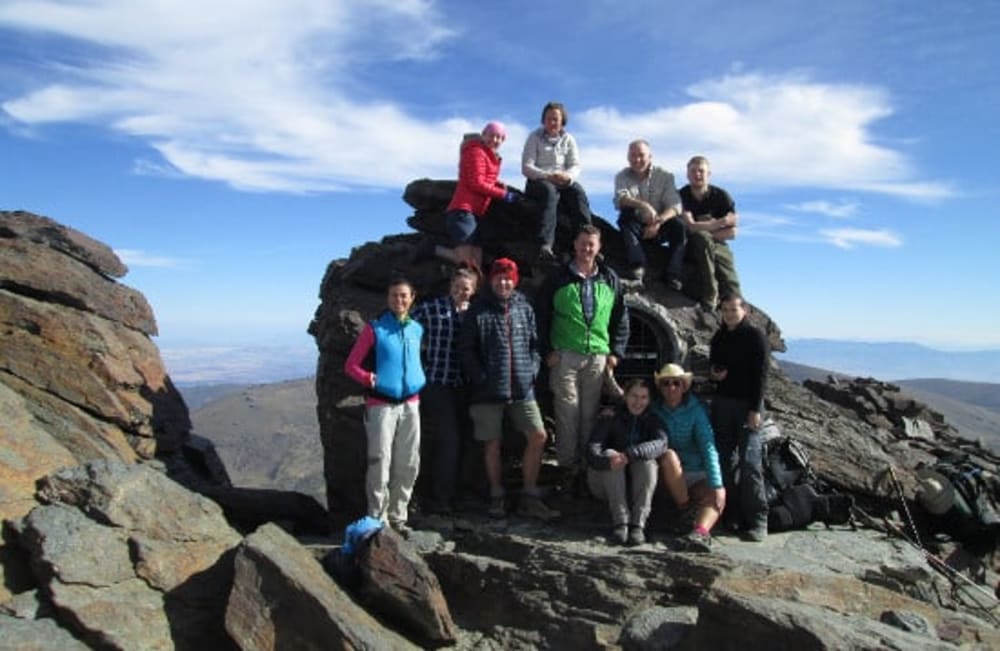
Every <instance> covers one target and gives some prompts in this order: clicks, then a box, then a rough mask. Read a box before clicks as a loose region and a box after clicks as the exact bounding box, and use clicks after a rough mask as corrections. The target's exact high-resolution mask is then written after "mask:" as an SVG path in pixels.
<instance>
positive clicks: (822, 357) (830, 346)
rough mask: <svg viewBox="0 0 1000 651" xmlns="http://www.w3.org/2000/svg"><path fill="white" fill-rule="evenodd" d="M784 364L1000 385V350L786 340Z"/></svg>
mask: <svg viewBox="0 0 1000 651" xmlns="http://www.w3.org/2000/svg"><path fill="white" fill-rule="evenodd" d="M785 344H786V346H787V348H788V351H787V352H785V353H782V354H780V355H779V359H781V360H782V361H788V362H794V363H796V364H804V365H806V366H812V367H816V368H828V369H835V370H836V371H837V372H838V373H843V374H845V375H851V376H859V377H873V378H878V379H880V380H893V379H911V378H941V379H945V380H961V381H963V382H987V383H993V384H995V383H998V382H1000V350H978V351H944V350H937V349H934V348H928V347H927V346H921V345H920V344H911V343H900V342H883V343H868V342H858V341H841V340H835V339H786V341H785Z"/></svg>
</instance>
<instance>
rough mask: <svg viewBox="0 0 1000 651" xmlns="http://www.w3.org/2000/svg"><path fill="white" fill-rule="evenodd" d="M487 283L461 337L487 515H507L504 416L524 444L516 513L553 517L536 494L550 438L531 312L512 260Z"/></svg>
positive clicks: (496, 265) (502, 262) (498, 263)
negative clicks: (486, 487) (538, 389)
mask: <svg viewBox="0 0 1000 651" xmlns="http://www.w3.org/2000/svg"><path fill="white" fill-rule="evenodd" d="M489 279H490V284H489V290H487V291H486V292H485V293H484V295H483V296H482V298H480V299H479V300H478V301H476V302H475V303H473V304H472V307H470V308H469V314H468V316H466V319H465V324H463V326H462V331H461V335H460V337H461V339H460V341H461V355H462V370H463V371H464V373H465V377H466V381H467V382H468V385H469V402H470V403H471V407H470V408H469V414H470V416H471V417H472V422H473V429H474V432H475V437H476V439H477V440H479V441H482V442H483V458H484V461H485V464H486V478H487V480H488V481H489V484H490V507H489V513H490V515H492V516H494V517H503V516H504V515H505V513H506V509H505V495H504V488H503V483H502V481H501V470H502V465H501V459H500V443H501V441H502V439H503V420H504V416H505V415H506V416H507V417H508V418H509V419H510V421H511V422H512V423H513V424H514V426H515V427H516V428H517V429H518V430H519V431H521V432H523V433H524V435H525V438H526V439H527V444H526V445H525V448H524V457H523V459H522V461H521V473H522V477H523V480H524V492H523V494H522V496H521V499H520V500H519V502H518V510H517V512H518V514H519V515H524V516H529V517H536V518H541V519H549V518H554V517H557V516H558V515H559V512H558V511H555V510H553V509H550V508H549V507H548V506H546V505H545V503H544V502H542V500H541V497H540V496H539V492H538V472H539V468H540V467H541V463H542V451H543V450H544V448H545V439H546V437H547V436H548V435H547V434H546V432H545V426H544V423H543V422H542V414H541V411H540V410H539V408H538V403H537V402H535V394H534V382H535V376H536V375H537V374H538V364H539V356H538V338H537V331H536V326H535V312H534V310H533V309H532V307H531V303H529V302H528V299H527V298H525V296H524V295H523V294H521V293H520V292H518V291H516V290H515V289H514V288H515V287H517V283H518V271H517V264H515V263H514V261H513V260H510V259H507V258H499V259H498V260H495V261H494V262H493V265H492V266H491V267H490V273H489Z"/></svg>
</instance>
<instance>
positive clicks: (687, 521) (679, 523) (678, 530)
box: [670, 506, 698, 536]
mask: <svg viewBox="0 0 1000 651" xmlns="http://www.w3.org/2000/svg"><path fill="white" fill-rule="evenodd" d="M697 516H698V510H697V509H696V508H695V507H691V506H689V507H688V508H686V509H683V510H681V511H678V512H677V517H676V518H675V519H674V521H673V522H671V523H670V531H671V532H672V533H673V534H674V535H677V536H683V535H684V533H685V532H687V531H691V529H693V528H694V521H695V519H696V518H697Z"/></svg>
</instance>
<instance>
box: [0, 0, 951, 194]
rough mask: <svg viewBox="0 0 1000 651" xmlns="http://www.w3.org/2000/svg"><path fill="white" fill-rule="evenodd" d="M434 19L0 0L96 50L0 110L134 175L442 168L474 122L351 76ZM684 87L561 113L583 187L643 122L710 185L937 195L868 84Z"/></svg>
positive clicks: (761, 81)
mask: <svg viewBox="0 0 1000 651" xmlns="http://www.w3.org/2000/svg"><path fill="white" fill-rule="evenodd" d="M446 19H447V17H446V16H444V15H442V13H441V12H439V11H438V9H437V7H436V5H435V4H434V3H433V2H431V1H430V0H399V1H393V0H377V1H375V0H373V1H372V2H365V3H361V2H354V1H349V0H339V1H334V0H287V1H286V2H281V3H277V2H272V1H271V0H221V1H219V2H213V3H202V2H193V1H190V0H189V1H180V0H178V1H177V2H171V3H163V2H161V1H160V0H128V1H125V0H91V1H89V2H87V3H57V2H51V1H50V2H7V3H5V4H2V5H0V25H6V26H8V27H12V28H15V29H21V30H31V31H36V30H37V31H42V32H50V33H54V34H57V35H60V36H64V37H68V38H72V39H75V40H77V41H82V42H85V43H89V44H90V45H92V46H94V47H92V48H90V50H85V49H84V48H79V49H75V50H74V52H84V51H87V52H89V54H88V55H87V57H86V58H83V55H80V54H78V55H77V56H78V57H79V58H77V59H74V60H72V61H69V62H67V61H66V60H60V61H58V62H57V61H55V60H52V61H48V62H46V66H47V67H46V69H45V70H42V71H41V72H42V73H43V74H40V75H39V78H41V79H46V80H47V81H45V82H43V83H42V84H41V85H39V86H38V87H36V88H35V89H33V90H30V91H28V92H25V93H23V94H21V95H20V96H16V97H8V98H3V99H2V103H0V108H2V110H3V111H4V112H5V113H6V114H7V115H8V116H9V117H10V118H12V119H13V120H14V121H15V122H16V124H20V125H27V126H37V125H44V124H46V123H53V122H83V123H88V124H93V125H98V126H103V127H106V128H109V129H113V130H115V131H118V132H120V133H124V134H127V135H130V136H133V137H135V138H137V139H140V140H142V141H145V142H147V143H148V144H149V145H150V146H151V147H153V148H154V149H155V150H156V151H158V152H159V154H160V155H162V157H163V159H164V160H163V163H162V164H156V163H153V164H150V162H149V161H145V162H142V163H137V166H136V168H137V170H138V171H140V172H144V173H150V172H154V171H155V170H156V169H163V170H167V171H169V170H174V171H176V172H178V173H180V174H183V175H188V176H194V177H197V178H202V179H210V180H215V181H219V182H222V183H227V184H230V185H232V186H233V187H236V188H240V189H245V190H253V191H280V192H301V193H305V192H327V191H341V190H357V189H360V188H365V187H377V188H383V187H392V188H399V187H401V186H403V185H405V184H406V183H407V182H409V181H410V180H412V179H414V178H420V177H424V176H432V177H434V176H451V175H454V173H455V165H456V158H457V156H456V154H457V143H458V142H459V140H460V137H461V134H462V133H465V132H468V131H471V130H478V129H479V128H480V126H481V125H482V124H483V122H485V119H484V118H483V117H482V116H471V115H470V116H465V117H457V118H456V117H453V116H450V115H449V116H431V117H417V116H416V112H415V110H414V109H410V107H407V106H401V105H398V104H394V103H391V102H389V101H387V100H385V99H382V98H381V97H380V96H379V93H380V92H383V93H384V92H385V89H382V88H379V86H378V78H377V77H375V78H369V77H367V76H366V72H367V71H369V70H370V69H371V66H372V65H373V64H377V63H386V62H391V61H396V60H400V59H405V60H409V61H417V62H420V65H422V66H426V67H424V68H419V69H420V70H423V71H425V72H426V74H428V75H433V74H434V71H435V68H434V67H433V60H434V59H435V56H436V55H437V53H438V51H439V50H440V48H441V46H442V44H443V43H445V42H447V41H448V40H449V39H456V38H459V37H461V36H462V34H461V33H460V32H459V31H457V30H456V29H455V28H453V27H452V26H451V25H450V24H449V22H448V21H447V20H446ZM476 34H478V32H477V31H476V30H471V29H470V34H469V36H468V38H469V39H470V40H471V39H473V38H478V36H476ZM501 37H502V36H501ZM469 45H470V46H472V45H474V43H469ZM66 57H68V55H65V56H64V59H65V58H66ZM359 87H361V88H364V89H365V92H364V93H359V92H357V89H358V88H359ZM453 90H454V85H453V84H446V85H444V86H443V90H442V91H441V92H446V93H452V92H453ZM687 94H688V98H689V99H688V100H687V101H685V102H681V103H678V104H677V105H674V106H664V107H660V108H658V109H656V110H652V111H647V112H643V113H627V112H623V111H622V110H620V109H619V108H616V107H614V106H594V107H591V108H589V109H586V108H584V109H583V110H581V111H578V112H575V113H574V120H573V128H574V130H575V131H574V133H575V134H576V136H577V140H578V141H579V142H580V143H581V148H582V149H583V150H584V163H585V175H584V177H583V179H582V180H583V182H584V184H585V185H586V186H587V187H588V189H590V190H591V191H592V192H608V191H610V189H611V182H612V178H613V176H614V173H615V172H616V171H617V170H618V169H620V168H621V167H623V166H624V165H625V145H626V143H627V142H628V141H629V140H631V139H633V138H635V137H639V136H641V137H645V138H647V139H648V140H650V142H651V143H652V145H653V148H654V155H655V156H656V160H657V161H658V162H660V163H664V164H666V165H667V166H668V167H670V168H671V169H674V170H679V171H680V174H679V175H678V176H679V179H678V180H679V181H683V176H684V175H683V164H684V162H685V161H686V159H687V158H688V157H689V156H690V154H691V153H694V152H700V153H704V154H706V155H708V156H709V158H711V159H712V161H713V167H714V169H715V170H716V173H717V176H718V177H719V178H720V183H721V184H722V185H732V184H737V185H739V186H741V187H756V188H764V189H767V188H788V187H809V188H829V189H838V190H854V191H862V192H872V193H878V194H888V195H893V196H899V197H903V198H910V199H921V200H935V199H940V198H943V197H947V196H949V195H950V194H952V192H953V190H952V189H951V188H950V187H949V186H948V185H947V184H944V183H938V182H927V181H924V180H922V179H921V178H919V174H918V173H917V172H916V171H915V170H914V169H913V167H912V165H911V163H910V161H909V159H908V157H907V156H906V155H905V154H904V153H903V152H901V151H898V150H894V149H891V148H888V147H886V146H882V145H879V144H876V143H877V141H878V139H877V137H876V135H875V134H874V133H873V126H874V125H875V124H876V123H877V122H878V121H879V120H882V119H884V118H886V117H888V116H890V115H891V114H892V112H893V107H892V104H891V101H890V98H889V97H888V95H887V93H886V92H885V91H884V90H882V89H880V88H876V87H871V86H861V85H852V84H832V83H820V82H817V81H814V80H812V79H810V78H809V77H808V76H806V75H794V74H793V75H784V76H782V75H772V76H767V75H760V74H753V73H744V72H740V73H737V74H731V75H727V76H723V77H719V78H713V79H707V80H704V81H702V82H700V83H697V84H694V85H691V86H690V87H689V88H687ZM366 96H368V97H371V98H370V99H359V98H362V97H366ZM385 96H388V95H385ZM532 127H533V125H523V124H516V123H514V124H508V133H509V137H508V143H507V145H506V147H505V151H504V154H505V155H506V156H507V157H508V165H507V168H506V170H505V176H506V177H507V180H509V181H516V180H519V176H520V175H519V174H518V173H517V166H516V163H515V164H511V163H512V162H513V161H516V156H517V154H518V153H519V143H520V142H523V139H524V138H525V137H526V135H527V133H528V131H529V129H530V128H532Z"/></svg>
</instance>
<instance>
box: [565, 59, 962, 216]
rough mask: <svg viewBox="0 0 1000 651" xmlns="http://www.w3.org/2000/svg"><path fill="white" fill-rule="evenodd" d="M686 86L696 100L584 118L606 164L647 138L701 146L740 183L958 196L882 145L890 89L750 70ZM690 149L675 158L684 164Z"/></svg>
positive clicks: (677, 148) (670, 147) (676, 147)
mask: <svg viewBox="0 0 1000 651" xmlns="http://www.w3.org/2000/svg"><path fill="white" fill-rule="evenodd" d="M687 92H688V95H689V97H690V98H691V99H690V101H688V102H686V103H684V104H681V105H679V106H675V107H664V108H662V109H659V110H656V111H650V112H646V113H625V112H622V111H620V110H618V109H616V108H614V107H599V108H593V109H591V110H589V111H586V112H584V113H583V115H582V116H580V119H579V121H578V124H580V123H582V125H583V126H582V132H583V134H585V136H586V140H587V142H596V143H598V146H597V147H596V148H595V147H590V148H589V149H588V152H589V153H590V155H591V156H593V154H594V153H595V151H594V150H595V149H596V150H597V152H596V153H597V155H598V158H599V165H600V166H601V167H602V168H604V169H610V168H613V167H618V168H620V167H621V166H622V165H623V161H624V147H623V146H622V144H621V143H623V142H628V141H629V140H631V139H633V138H635V137H639V136H642V137H645V138H646V139H648V140H649V141H650V143H651V145H652V146H653V150H654V155H655V152H656V151H658V150H662V151H666V152H700V153H703V154H705V155H707V156H708V157H709V159H711V161H712V167H713V170H715V171H716V172H718V173H719V174H722V175H724V177H725V178H726V179H727V180H729V181H731V182H738V183H739V184H740V185H743V186H752V187H765V188H768V187H770V188H789V187H811V188H830V189H839V190H860V191H866V192H873V193H879V194H890V195H895V196H899V197H903V198H910V199H920V200H928V199H942V198H945V197H948V196H950V195H951V194H953V190H952V188H951V187H950V186H949V185H948V184H947V183H943V182H937V181H924V180H921V179H920V178H919V176H918V173H917V171H916V170H914V169H913V166H912V164H911V162H910V160H909V159H908V158H907V156H906V155H905V154H904V153H903V152H901V151H897V150H894V149H890V148H888V147H885V146H882V145H878V144H876V141H877V136H876V134H875V132H874V127H875V125H876V124H877V122H878V121H879V120H882V119H884V118H886V117H888V116H890V115H891V114H892V112H893V108H892V104H891V101H890V98H889V96H888V94H887V93H886V91H885V90H883V89H880V88H877V87H871V86H864V85H857V84H832V83H822V82H818V81H815V80H813V79H811V78H810V77H809V76H808V75H805V74H796V73H790V74H788V75H761V74H754V73H744V74H734V75H727V76H724V77H720V78H715V79H707V80H705V81H703V82H701V83H698V84H694V85H692V86H690V87H689V88H688V89H687ZM661 145H662V146H661ZM687 156H688V154H684V155H683V157H682V158H678V159H676V160H674V161H673V164H674V165H677V166H680V165H683V163H684V160H683V159H686V158H687ZM612 162H613V163H614V165H612V164H611V163H612ZM588 164H589V165H592V164H593V160H590V161H589V163H588ZM602 171H603V170H602ZM859 179H864V181H859Z"/></svg>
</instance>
